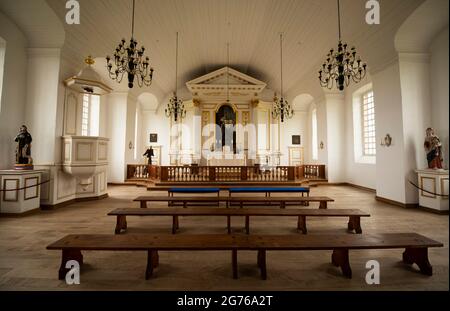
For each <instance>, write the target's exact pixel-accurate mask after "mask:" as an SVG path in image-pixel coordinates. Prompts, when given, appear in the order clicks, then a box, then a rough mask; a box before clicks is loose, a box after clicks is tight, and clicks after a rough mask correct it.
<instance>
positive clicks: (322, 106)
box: [313, 98, 328, 176]
mask: <svg viewBox="0 0 450 311" xmlns="http://www.w3.org/2000/svg"><path fill="white" fill-rule="evenodd" d="M316 109H317V110H316V111H317V112H316V113H317V140H318V143H317V145H318V147H319V152H318V160H317V161H313V162H316V163H317V164H324V165H325V170H326V174H327V176H328V151H327V150H328V139H327V131H328V126H327V104H326V101H325V98H322V99H319V100H318V101H317V103H316ZM320 143H323V148H322V149H321V148H320Z"/></svg>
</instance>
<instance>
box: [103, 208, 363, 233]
mask: <svg viewBox="0 0 450 311" xmlns="http://www.w3.org/2000/svg"><path fill="white" fill-rule="evenodd" d="M108 215H109V216H117V223H116V228H115V231H114V232H115V233H116V234H120V233H121V231H122V230H126V229H127V218H126V217H127V216H171V217H172V233H173V234H175V233H176V232H177V230H178V229H179V228H180V226H179V220H178V218H179V216H227V218H228V219H230V217H231V216H244V217H245V230H246V233H247V234H250V217H251V216H284V217H289V216H291V217H298V221H297V229H298V230H299V231H301V232H302V233H303V234H306V233H307V232H308V230H307V228H306V217H348V218H349V221H348V225H347V228H348V230H349V231H355V232H356V233H358V234H360V233H362V229H361V217H370V214H367V213H365V212H363V211H361V210H358V209H319V210H311V209H273V208H251V209H244V208H242V209H240V208H239V209H237V208H225V209H224V208H190V209H185V208H152V209H140V208H118V209H115V210H113V211H111V212H110V213H108ZM227 229H228V233H229V234H230V233H231V221H229V222H228V224H227Z"/></svg>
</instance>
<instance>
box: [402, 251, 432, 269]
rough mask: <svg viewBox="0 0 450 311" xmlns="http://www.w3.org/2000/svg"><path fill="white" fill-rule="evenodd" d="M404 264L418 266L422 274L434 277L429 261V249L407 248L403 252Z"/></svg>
mask: <svg viewBox="0 0 450 311" xmlns="http://www.w3.org/2000/svg"><path fill="white" fill-rule="evenodd" d="M403 262H404V263H406V264H408V265H412V264H417V265H418V266H419V269H420V272H422V273H423V274H425V275H433V267H432V266H431V264H430V262H429V261H428V248H427V247H422V248H406V249H405V251H404V252H403Z"/></svg>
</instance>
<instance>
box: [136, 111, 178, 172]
mask: <svg viewBox="0 0 450 311" xmlns="http://www.w3.org/2000/svg"><path fill="white" fill-rule="evenodd" d="M169 129H170V128H169V119H168V118H167V117H166V116H165V115H164V110H163V109H160V111H159V112H158V113H157V112H156V111H155V110H143V111H142V133H143V135H142V141H141V142H142V145H141V146H142V150H140V151H139V150H138V155H139V153H140V154H141V155H142V154H143V153H144V152H145V150H144V148H145V147H146V146H149V145H161V165H169V162H170V159H169V151H170V130H169ZM150 133H157V134H158V142H157V143H155V144H150Z"/></svg>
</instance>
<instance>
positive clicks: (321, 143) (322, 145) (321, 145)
mask: <svg viewBox="0 0 450 311" xmlns="http://www.w3.org/2000/svg"><path fill="white" fill-rule="evenodd" d="M323 147H324V144H323V141H321V142H320V145H319V148H320V149H323Z"/></svg>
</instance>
